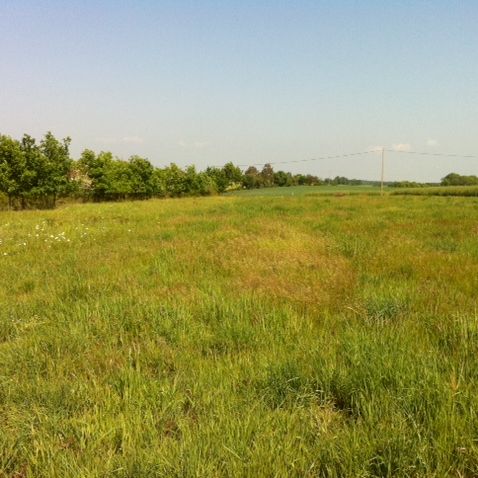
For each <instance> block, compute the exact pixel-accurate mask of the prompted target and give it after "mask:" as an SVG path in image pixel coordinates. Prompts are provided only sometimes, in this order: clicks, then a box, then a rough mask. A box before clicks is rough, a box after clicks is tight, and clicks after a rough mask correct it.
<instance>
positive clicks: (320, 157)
mask: <svg viewBox="0 0 478 478" xmlns="http://www.w3.org/2000/svg"><path fill="white" fill-rule="evenodd" d="M374 152H375V151H360V152H359V153H344V154H337V155H335V156H319V157H317V158H309V159H291V160H289V161H269V162H267V163H249V164H238V165H237V166H238V167H240V168H245V167H248V166H265V165H266V164H270V165H273V164H289V163H305V162H307V161H320V160H323V159H339V158H348V157H350V156H360V155H362V154H368V153H374Z"/></svg>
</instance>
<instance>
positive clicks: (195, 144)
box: [178, 140, 209, 149]
mask: <svg viewBox="0 0 478 478" xmlns="http://www.w3.org/2000/svg"><path fill="white" fill-rule="evenodd" d="M178 146H180V147H181V148H184V149H204V148H207V147H208V146H209V141H185V140H181V141H178Z"/></svg>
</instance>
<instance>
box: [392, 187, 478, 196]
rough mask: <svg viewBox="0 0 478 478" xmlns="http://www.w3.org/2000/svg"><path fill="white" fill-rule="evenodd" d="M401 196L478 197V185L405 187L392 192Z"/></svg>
mask: <svg viewBox="0 0 478 478" xmlns="http://www.w3.org/2000/svg"><path fill="white" fill-rule="evenodd" d="M392 194H398V195H401V196H406V195H409V196H465V197H468V196H474V197H478V186H438V187H422V188H404V189H398V190H397V191H394V192H392Z"/></svg>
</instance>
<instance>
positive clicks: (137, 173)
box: [129, 156, 154, 199]
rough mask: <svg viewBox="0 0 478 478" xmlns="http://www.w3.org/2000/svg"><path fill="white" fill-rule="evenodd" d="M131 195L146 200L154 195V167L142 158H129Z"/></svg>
mask: <svg viewBox="0 0 478 478" xmlns="http://www.w3.org/2000/svg"><path fill="white" fill-rule="evenodd" d="M129 169H130V173H131V175H130V181H131V186H130V189H131V193H132V195H133V196H134V197H136V198H140V199H145V198H150V197H151V196H152V195H153V192H154V187H153V181H152V179H153V172H154V167H153V165H152V164H151V163H150V162H149V161H148V160H147V159H144V158H141V157H140V156H131V158H129Z"/></svg>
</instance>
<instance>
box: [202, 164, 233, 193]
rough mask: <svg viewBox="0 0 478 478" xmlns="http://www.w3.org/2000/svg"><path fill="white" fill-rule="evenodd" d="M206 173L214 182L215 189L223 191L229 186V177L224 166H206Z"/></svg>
mask: <svg viewBox="0 0 478 478" xmlns="http://www.w3.org/2000/svg"><path fill="white" fill-rule="evenodd" d="M206 174H207V175H208V176H209V177H210V178H211V179H212V181H213V182H214V184H215V186H216V187H215V190H216V191H217V192H219V193H223V192H224V191H225V190H226V189H227V188H228V186H229V182H230V180H229V178H228V176H227V174H226V171H225V170H224V168H216V167H208V168H207V169H206Z"/></svg>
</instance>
